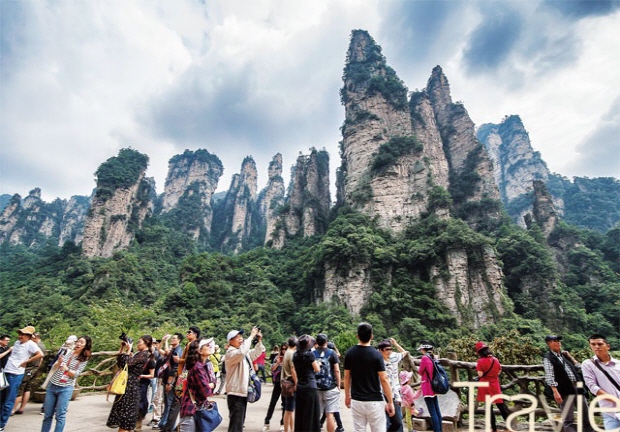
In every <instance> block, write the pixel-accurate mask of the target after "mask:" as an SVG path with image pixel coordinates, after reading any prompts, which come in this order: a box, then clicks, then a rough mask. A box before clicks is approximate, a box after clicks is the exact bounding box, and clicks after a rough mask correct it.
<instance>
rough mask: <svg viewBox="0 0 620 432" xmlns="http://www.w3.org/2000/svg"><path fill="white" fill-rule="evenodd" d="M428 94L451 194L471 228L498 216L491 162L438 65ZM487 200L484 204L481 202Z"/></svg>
mask: <svg viewBox="0 0 620 432" xmlns="http://www.w3.org/2000/svg"><path fill="white" fill-rule="evenodd" d="M426 94H427V95H428V97H429V100H430V102H431V105H432V107H433V111H434V112H435V120H436V122H437V127H438V129H439V132H440V134H441V139H442V142H443V148H444V153H445V155H446V158H447V160H448V164H449V176H450V194H451V195H452V199H453V200H454V208H455V211H456V213H457V214H458V215H459V216H460V217H461V218H463V219H465V220H466V221H467V222H468V223H469V224H470V225H471V226H473V227H474V228H475V227H477V226H478V225H479V224H480V223H483V221H484V219H488V218H491V219H497V218H499V216H500V208H499V205H495V206H491V205H488V204H489V203H491V202H496V203H499V199H500V196H499V191H498V189H497V185H496V184H495V180H494V177H493V163H492V162H491V158H490V157H489V155H488V153H487V152H486V149H485V148H484V146H482V144H480V142H479V141H478V139H477V138H476V135H475V130H474V123H473V122H472V121H471V119H470V117H469V114H468V113H467V110H466V109H465V107H464V106H463V104H461V103H458V102H457V103H453V102H452V96H451V95H450V86H449V84H448V79H447V78H446V76H445V75H444V73H443V71H442V69H441V67H439V66H436V67H435V68H434V69H433V72H432V74H431V77H430V78H429V80H428V83H427V87H426ZM484 202H486V204H484Z"/></svg>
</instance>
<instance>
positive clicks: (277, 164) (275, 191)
mask: <svg viewBox="0 0 620 432" xmlns="http://www.w3.org/2000/svg"><path fill="white" fill-rule="evenodd" d="M267 175H268V180H267V186H266V187H265V189H263V190H262V191H261V193H260V196H259V198H258V211H259V214H260V215H261V217H262V219H263V221H264V224H265V241H264V244H268V243H269V241H270V240H271V239H272V235H273V233H274V232H275V230H276V223H277V222H278V211H279V210H280V207H281V206H282V205H283V204H284V193H285V187H284V179H283V178H282V154H280V153H278V154H276V155H275V156H274V157H273V159H272V160H271V162H270V163H269V170H268V172H267Z"/></svg>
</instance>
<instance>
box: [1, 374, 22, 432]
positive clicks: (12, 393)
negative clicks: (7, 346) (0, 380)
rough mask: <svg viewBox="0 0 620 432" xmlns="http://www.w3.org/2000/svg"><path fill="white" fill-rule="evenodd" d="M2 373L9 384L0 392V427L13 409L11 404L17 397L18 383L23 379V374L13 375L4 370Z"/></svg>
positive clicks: (4, 423)
mask: <svg viewBox="0 0 620 432" xmlns="http://www.w3.org/2000/svg"><path fill="white" fill-rule="evenodd" d="M4 375H5V376H6V380H7V382H8V383H9V386H8V387H7V388H5V389H4V390H2V393H0V394H1V396H0V401H2V412H0V427H4V426H6V422H8V421H9V417H10V416H11V411H13V405H14V404H15V398H16V397H17V390H19V385H20V384H21V383H22V379H24V374H21V375H15V374H12V373H8V372H5V373H4Z"/></svg>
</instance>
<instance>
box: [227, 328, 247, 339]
mask: <svg viewBox="0 0 620 432" xmlns="http://www.w3.org/2000/svg"><path fill="white" fill-rule="evenodd" d="M239 334H243V330H231V331H229V332H228V336H226V340H231V339H232V338H234V337H236V336H237V335H239Z"/></svg>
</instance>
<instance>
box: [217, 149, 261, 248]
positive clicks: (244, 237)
mask: <svg viewBox="0 0 620 432" xmlns="http://www.w3.org/2000/svg"><path fill="white" fill-rule="evenodd" d="M257 188H258V179H257V172H256V162H255V161H254V159H253V158H252V157H250V156H248V157H246V158H245V159H244V160H243V163H242V164H241V171H240V172H239V174H235V175H234V176H233V178H232V181H231V184H230V188H229V189H228V192H227V194H226V198H225V199H224V201H223V203H222V208H221V210H220V217H221V218H223V223H222V228H221V229H222V233H221V239H222V240H221V242H220V244H219V245H218V246H219V247H220V248H221V250H222V251H232V252H234V253H239V252H240V251H241V250H242V248H243V246H244V242H247V241H248V240H249V237H250V235H251V234H252V230H253V226H254V224H256V219H257V215H256V198H257V197H256V193H257Z"/></svg>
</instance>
